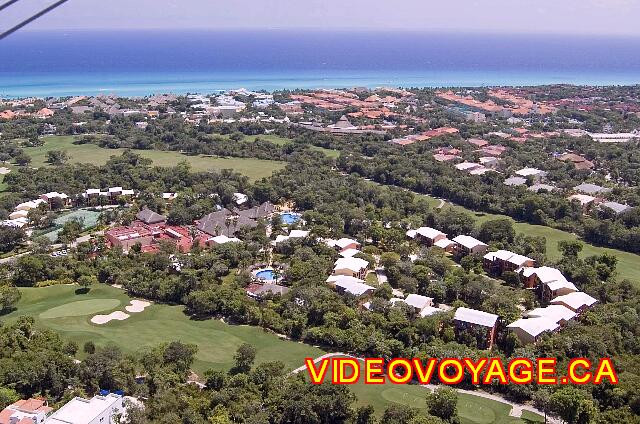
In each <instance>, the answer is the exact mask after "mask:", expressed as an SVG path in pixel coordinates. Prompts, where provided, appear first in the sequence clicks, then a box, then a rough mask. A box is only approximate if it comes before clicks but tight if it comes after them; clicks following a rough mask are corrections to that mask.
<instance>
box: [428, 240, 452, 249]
mask: <svg viewBox="0 0 640 424" xmlns="http://www.w3.org/2000/svg"><path fill="white" fill-rule="evenodd" d="M454 244H455V243H454V242H453V241H451V240H449V239H447V238H443V239H440V240H438V241H437V242H435V243H433V245H434V246H436V247H439V248H441V249H446V248H448V247H450V246H452V245H454Z"/></svg>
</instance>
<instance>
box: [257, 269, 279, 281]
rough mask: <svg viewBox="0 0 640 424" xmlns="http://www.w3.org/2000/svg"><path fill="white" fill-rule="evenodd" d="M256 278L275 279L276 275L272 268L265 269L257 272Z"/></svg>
mask: <svg viewBox="0 0 640 424" xmlns="http://www.w3.org/2000/svg"><path fill="white" fill-rule="evenodd" d="M256 278H258V279H259V280H263V281H273V280H275V275H274V273H273V270H272V269H263V270H262V271H258V272H256Z"/></svg>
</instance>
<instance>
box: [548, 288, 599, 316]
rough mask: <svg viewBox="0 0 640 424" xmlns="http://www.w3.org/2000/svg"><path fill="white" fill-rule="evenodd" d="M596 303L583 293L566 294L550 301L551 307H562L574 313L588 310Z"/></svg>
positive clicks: (595, 300)
mask: <svg viewBox="0 0 640 424" xmlns="http://www.w3.org/2000/svg"><path fill="white" fill-rule="evenodd" d="M596 302H598V300H597V299H595V298H593V297H591V296H589V295H588V294H586V293H584V292H573V293H568V294H565V295H562V296H558V297H556V298H555V299H553V300H551V304H552V305H563V306H566V307H567V308H569V309H571V310H572V311H574V312H578V311H581V310H583V309H586V308H589V307H591V306H593V305H594V304H595V303H596Z"/></svg>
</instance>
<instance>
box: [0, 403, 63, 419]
mask: <svg viewBox="0 0 640 424" xmlns="http://www.w3.org/2000/svg"><path fill="white" fill-rule="evenodd" d="M51 411H53V408H50V407H49V406H48V404H47V401H46V400H43V399H28V400H19V401H17V402H14V403H12V404H11V405H9V406H7V407H6V408H4V409H3V410H2V411H1V412H0V424H42V423H43V422H44V420H45V419H46V418H47V415H48V414H49V413H50V412H51Z"/></svg>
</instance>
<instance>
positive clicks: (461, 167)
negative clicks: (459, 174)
mask: <svg viewBox="0 0 640 424" xmlns="http://www.w3.org/2000/svg"><path fill="white" fill-rule="evenodd" d="M454 166H455V168H456V169H457V170H458V171H470V170H472V169H475V168H479V167H482V165H480V164H479V163H473V162H462V163H459V164H457V165H454Z"/></svg>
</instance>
